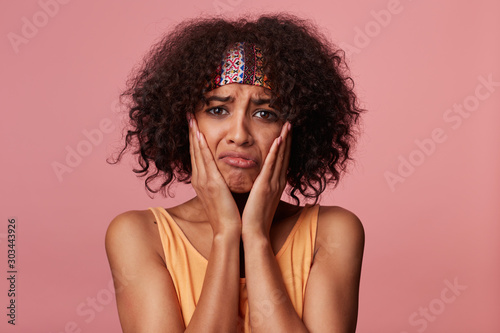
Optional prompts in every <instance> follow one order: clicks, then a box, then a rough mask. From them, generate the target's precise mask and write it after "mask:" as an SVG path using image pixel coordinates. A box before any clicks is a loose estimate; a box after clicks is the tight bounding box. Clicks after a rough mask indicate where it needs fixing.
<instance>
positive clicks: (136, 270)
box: [106, 212, 239, 333]
mask: <svg viewBox="0 0 500 333" xmlns="http://www.w3.org/2000/svg"><path fill="white" fill-rule="evenodd" d="M145 223H152V222H151V219H147V218H145V216H144V213H140V212H128V213H124V214H122V215H119V216H118V217H116V218H115V219H114V220H113V221H112V222H111V224H110V226H109V228H108V232H107V234H106V250H107V253H108V259H109V263H110V266H111V270H112V272H113V277H114V282H115V290H116V300H117V304H118V313H119V316H120V322H121V325H122V329H123V332H125V333H127V332H133V333H141V332H158V333H160V332H174V333H175V332H232V331H234V330H235V329H236V325H237V319H238V313H237V311H238V294H239V254H238V249H239V234H233V235H230V234H226V235H224V236H222V235H216V236H215V237H214V242H213V245H212V251H211V253H210V258H209V262H208V267H207V272H206V275H205V280H204V284H203V289H202V292H201V295H200V299H199V303H198V305H197V307H196V310H195V312H194V314H193V317H192V319H191V321H190V323H189V325H188V327H187V328H185V327H184V322H183V319H182V316H181V311H180V307H179V302H178V300H177V295H176V292H175V288H174V285H173V282H172V279H171V277H170V273H169V271H168V269H167V268H166V267H165V264H164V262H163V259H162V258H161V256H160V255H159V254H158V252H157V251H156V250H155V249H154V247H153V246H152V245H151V244H152V243H153V242H154V239H153V238H154V237H158V235H156V236H155V235H154V232H151V230H149V228H148V227H146V225H145ZM154 227H156V226H154Z"/></svg>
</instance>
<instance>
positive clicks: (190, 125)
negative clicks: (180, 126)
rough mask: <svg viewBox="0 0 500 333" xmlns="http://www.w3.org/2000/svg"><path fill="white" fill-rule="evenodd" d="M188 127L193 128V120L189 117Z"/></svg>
mask: <svg viewBox="0 0 500 333" xmlns="http://www.w3.org/2000/svg"><path fill="white" fill-rule="evenodd" d="M189 127H193V119H191V117H189Z"/></svg>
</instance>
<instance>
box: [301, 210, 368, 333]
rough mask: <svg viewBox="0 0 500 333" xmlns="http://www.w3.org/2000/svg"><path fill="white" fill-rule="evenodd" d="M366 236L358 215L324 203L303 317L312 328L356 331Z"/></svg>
mask: <svg viewBox="0 0 500 333" xmlns="http://www.w3.org/2000/svg"><path fill="white" fill-rule="evenodd" d="M364 240H365V237H364V230H363V226H362V224H361V222H360V220H359V219H358V218H357V216H356V215H354V214H353V213H351V212H349V211H347V210H345V209H342V208H340V207H321V210H320V217H319V222H318V236H317V240H316V241H317V243H318V246H317V252H316V255H315V257H314V261H313V265H312V267H311V272H310V274H309V280H308V282H307V287H306V294H305V300H304V315H303V318H302V319H303V321H304V323H305V325H306V326H307V328H308V329H309V332H315V333H316V332H330V333H354V332H355V331H356V322H357V315H358V296H359V281H360V275H361V263H362V260H363V250H364Z"/></svg>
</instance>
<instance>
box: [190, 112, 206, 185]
mask: <svg viewBox="0 0 500 333" xmlns="http://www.w3.org/2000/svg"><path fill="white" fill-rule="evenodd" d="M191 124H192V132H193V133H192V138H193V156H194V160H195V165H196V170H197V176H198V178H199V179H206V170H205V164H204V161H203V156H202V153H201V149H200V139H199V138H200V130H199V128H198V122H197V121H196V118H193V119H191Z"/></svg>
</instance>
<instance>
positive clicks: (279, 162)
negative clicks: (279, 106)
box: [272, 122, 289, 183]
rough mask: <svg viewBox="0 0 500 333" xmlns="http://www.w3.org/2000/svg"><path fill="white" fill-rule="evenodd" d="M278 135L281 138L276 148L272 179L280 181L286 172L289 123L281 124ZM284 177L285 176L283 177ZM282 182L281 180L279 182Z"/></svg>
mask: <svg viewBox="0 0 500 333" xmlns="http://www.w3.org/2000/svg"><path fill="white" fill-rule="evenodd" d="M280 137H281V138H282V142H281V144H280V147H279V149H278V153H277V157H276V166H275V168H274V172H273V177H272V180H273V181H282V179H283V174H286V168H287V167H288V165H287V163H286V162H287V161H286V150H287V146H288V142H289V123H288V122H286V123H285V124H283V127H282V128H281V133H280ZM285 178H286V177H285ZM281 183H282V182H281Z"/></svg>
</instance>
